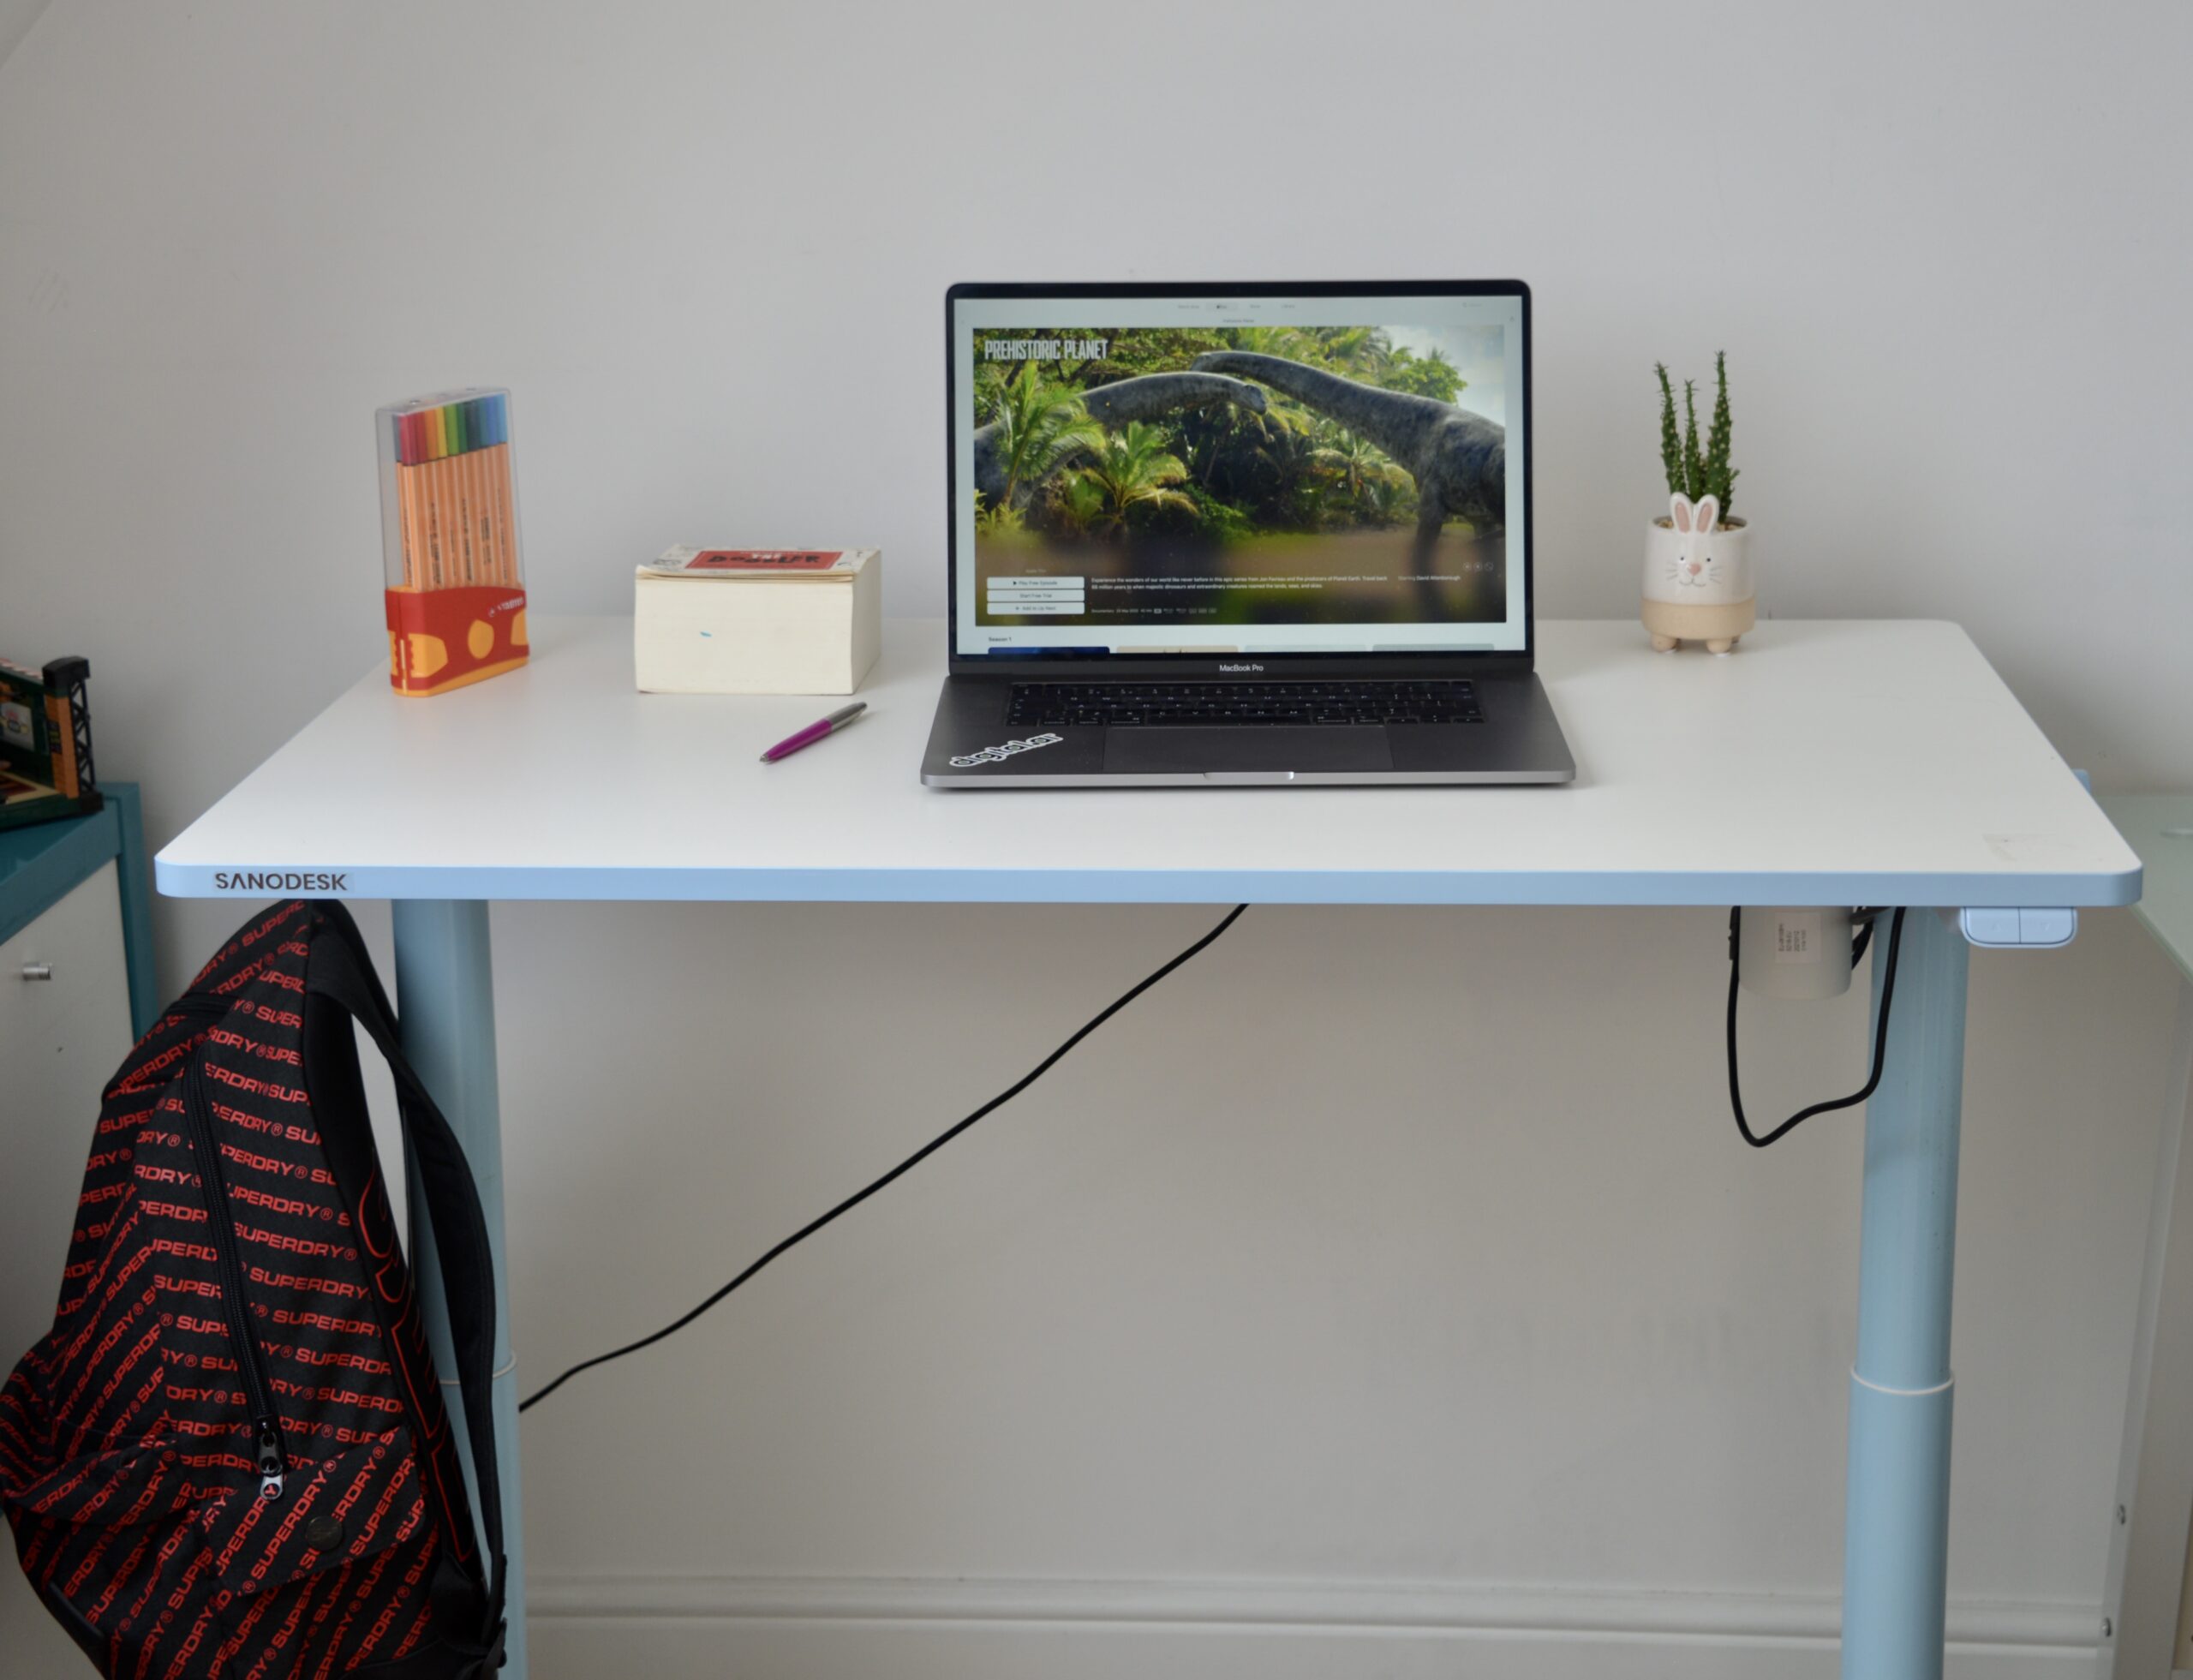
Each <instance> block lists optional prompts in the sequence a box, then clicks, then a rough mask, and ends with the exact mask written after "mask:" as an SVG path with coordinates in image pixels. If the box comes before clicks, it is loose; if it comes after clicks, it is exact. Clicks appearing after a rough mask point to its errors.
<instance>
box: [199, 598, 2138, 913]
mask: <svg viewBox="0 0 2193 1680" xmlns="http://www.w3.org/2000/svg"><path fill="white" fill-rule="evenodd" d="M1539 631H1540V637H1541V652H1540V657H1539V672H1540V674H1541V675H1542V676H1543V677H1544V678H1545V683H1546V686H1547V689H1548V691H1549V692H1550V693H1551V696H1552V699H1553V706H1554V709H1555V711H1556V712H1557V714H1559V716H1560V719H1561V722H1562V726H1563V729H1564V730H1565V731H1566V732H1567V734H1568V737H1569V745H1570V747H1571V749H1572V750H1574V752H1575V756H1576V761H1577V768H1578V775H1577V780H1576V781H1575V783H1574V784H1573V785H1571V786H1565V787H1467V786H1466V787H1391V788H1383V787H1315V788H1310V787H1306V788H1224V789H1217V788H1213V789H1202V788H1193V789H1121V790H1118V791H1113V790H1081V789H1076V790H1059V791H1055V792H965V791H951V792H947V791H942V790H938V789H931V788H924V787H923V786H921V784H920V780H919V767H920V762H921V756H922V749H923V743H924V742H925V741H926V739H927V738H928V733H929V720H930V714H931V711H932V709H933V708H934V705H935V697H936V691H937V685H938V683H939V680H940V679H941V676H942V674H943V666H944V660H943V651H944V632H943V626H942V625H941V623H939V622H937V621H935V620H894V621H893V622H891V623H889V624H887V625H886V627H885V636H884V649H883V656H882V658H881V661H879V663H878V664H877V667H876V668H875V672H874V673H872V675H871V677H870V679H869V684H868V685H867V686H866V687H865V688H864V689H863V690H862V691H861V692H862V697H863V698H864V699H866V700H867V701H868V702H869V714H868V715H867V716H865V717H863V719H862V720H860V721H859V722H858V723H857V724H855V725H853V726H852V727H850V728H848V729H847V730H846V731H845V732H843V733H842V734H840V735H838V736H835V737H833V738H831V739H829V740H828V741H825V742H823V743H822V744H819V745H817V746H815V747H812V748H810V749H809V750H807V751H805V752H802V753H799V754H797V755H795V756H792V757H791V758H788V759H786V760H784V761H783V762H780V763H777V764H771V765H765V764H762V763H761V762H758V755H759V754H760V752H761V750H762V748H763V747H765V746H767V745H768V744H770V743H771V742H773V741H775V740H777V739H779V738H781V737H783V736H785V735H787V734H789V733H791V732H792V731H793V730H794V729H796V728H798V726H801V725H803V724H805V723H809V722H811V721H812V720H814V719H815V718H816V717H817V716H819V715H820V714H822V713H823V712H825V711H827V710H829V709H831V708H832V707H834V705H836V704H839V703H841V702H835V701H829V700H818V699H816V698H814V697H774V696H773V697H729V696H701V695H690V696H687V695H651V694H640V693H637V692H636V691H635V690H634V689H633V687H632V649H631V621H630V619H547V620H542V621H540V622H537V623H536V624H535V626H534V657H533V659H532V661H531V662H530V663H529V665H528V666H527V667H525V668H524V669H523V670H522V671H518V672H516V673H511V674H510V675H508V676H504V677H498V678H495V679H493V680H491V681H488V682H486V683H481V684H479V685H475V686H473V687H470V688H467V689H463V690H459V691H455V692H452V693H450V694H446V695H441V696H437V697H433V698H431V699H424V700H418V699H404V698H401V697H397V695H395V694H393V693H392V692H391V691H390V689H389V686H388V679H387V674H386V672H385V670H375V671H374V672H373V673H369V674H368V675H367V676H366V677H365V678H363V679H361V680H360V681H359V683H358V684H357V685H356V686H355V687H354V688H352V689H351V690H350V691H349V692H347V693H345V694H344V695H343V696H342V697H340V698H339V699H338V700H337V701H336V702H335V703H334V704H333V705H332V706H331V707H329V708H328V709H327V710H326V711H325V712H323V713H322V714H320V716H319V717H318V718H316V719H314V720H313V721H312V722H311V723H310V724H309V725H308V726H306V727H305V728H304V730H303V731H302V732H300V733H299V734H298V735H297V736H296V738H293V739H292V740H290V742H289V744H287V745H285V746H284V747H283V748H281V749H280V750H278V752H276V753H275V755H274V756H272V758H270V759H269V760H268V761H267V762H266V763H265V764H263V765H261V766H260V768H258V769H257V770H255V771H254V772H253V773H252V774H251V775H250V776H248V777H247V778H246V779H245V780H244V781H243V782H242V784H241V785H240V786H237V787H236V789H235V791H234V792H230V794H229V795H228V796H227V797H225V798H223V799H222V800H220V801H219V802H218V804H215V805H214V806H213V808H212V810H209V811H207V812H206V814H205V815H204V816H201V817H200V819H199V820H198V821H197V822H195V823H194V824H192V825H191V827H190V828H188V829H187V830H185V831H184V832H183V833H182V834H180V835H179V836H177V837H176V839H175V840H173V841H172V842H170V844H169V846H167V847H166V848H165V849H164V851H163V852H161V853H160V854H159V857H158V860H157V873H158V882H159V887H160V890H161V891H162V892H163V893H166V894H173V895H176V896H180V897H227V896H236V897H246V898H264V897H267V896H270V895H278V894H284V893H305V894H334V895H345V894H347V895H349V896H353V897H360V898H456V899H599V900H607V899H655V900H699V899H774V900H902V901H904V900H932V901H935V900H942V901H959V902H971V901H977V900H992V901H1035V900H1044V901H1085V902H1087V901H1102V902H1117V903H1128V902H1145V903H1146V902H1161V901H1174V902H1190V903H1219V902H1234V901H1237V900H1255V901H1258V902H1263V903H1366V904H1367V903H1377V904H1407V903H1425V904H1610V905H1611V904H1660V905H1669V904H1714V905H1724V904H1730V903H1746V904H1912V905H1939V906H1959V905H2035V906H2040V905H2101V904H2124V903H2129V902H2130V901H2131V900H2134V899H2136V898H2137V897H2138V895H2139V888H2140V876H2139V868H2140V864H2139V859H2138V858H2136V856H2135V855H2134V854H2133V852H2132V851H2131V849H2130V847H2128V846H2126V845H2125V843H2124V840H2122V839H2121V838H2120V837H2119V836H2118V834H2117V832H2116V830H2115V829H2113V828H2112V827H2111V826H2110V824H2109V822H2108V821H2107V819H2106V817H2105V816H2103V815H2102V812H2101V810H2100V808H2099V807H2098V806H2097V805H2096V804H2094V801H2093V800H2092V799H2091V798H2088V795H2087V794H2086V792H2084V791H2083V790H2082V788H2081V787H2080V786H2079V784H2078V781H2077V780H2076V778H2075V777H2073V775H2072V774H2071V771H2070V770H2069V769H2068V768H2066V767H2065V764H2064V762H2063V761H2062V759H2061V758H2059V756H2057V754H2056V752H2055V750H2054V749H2053V748H2052V747H2051V746H2050V745H2049V744H2048V742H2047V739H2046V738H2044V737H2043V736H2042V734H2041V731H2040V729H2039V728H2038V727H2037V726H2035V724H2034V722H2033V721H2032V720H2031V719H2029V717H2028V716H2027V715H2026V714H2025V712H2024V711H2023V708H2020V706H2019V705H2018V703H2017V700H2016V699H2015V698H2013V697H2012V696H2011V692H2010V691H2009V690H2008V689H2007V688H2005V686H2004V685H2003V683H2002V681H2001V679H1999V678H1998V677H1997V676H1996V674H1995V673H1994V671H1993V669H1992V668H1991V667H1989V666H1988V664H1987V661H1985V660H1984V659H1983V658H1982V657H1981V655H1980V652H1979V650H1978V649H1976V648H1975V647H1974V646H1973V644H1972V643H1971V641H1970V639H1969V637H1966V635H1965V634H1964V632H1963V631H1962V630H1960V629H1958V628H1957V626H1956V625H1951V624H1942V623H1930V622H1921V621H1905V620H1892V621H1880V622H1837V621H1830V620H1815V621H1803V622H1800V621H1793V620H1782V621H1769V622H1766V623H1763V624H1761V625H1760V626H1759V627H1758V629H1757V630H1756V631H1754V632H1753V633H1752V634H1751V635H1749V636H1747V637H1745V638H1744V641H1743V644H1742V648H1741V649H1739V650H1738V651H1737V652H1736V654H1734V655H1731V656H1730V657H1728V658H1725V659H1715V658H1712V656H1710V655H1705V654H1702V653H1698V652H1694V651H1691V650H1685V651H1683V652H1681V653H1675V654H1658V655H1656V654H1654V653H1652V652H1651V651H1650V650H1649V649H1648V647H1647V645H1646V637H1645V633H1644V631H1642V630H1640V628H1639V627H1638V626H1637V625H1635V624H1634V623H1628V622H1610V623H1558V622H1557V623H1548V624H1543V625H1540V626H1539ZM290 876H303V877H305V878H304V879H302V880H297V879H288V878H284V877H290ZM331 877H332V878H331Z"/></svg>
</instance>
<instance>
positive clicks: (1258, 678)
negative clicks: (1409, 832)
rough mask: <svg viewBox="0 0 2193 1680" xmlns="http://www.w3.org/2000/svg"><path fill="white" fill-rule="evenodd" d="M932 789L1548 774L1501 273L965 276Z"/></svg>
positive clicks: (1518, 422)
mask: <svg viewBox="0 0 2193 1680" xmlns="http://www.w3.org/2000/svg"><path fill="white" fill-rule="evenodd" d="M944 309H945V334H946V346H945V348H946V369H947V373H946V381H945V389H946V394H947V403H948V404H949V411H950V438H951V481H950V499H949V506H950V511H951V541H950V555H951V581H950V602H951V607H950V619H949V628H948V634H949V636H950V638H951V644H950V649H949V652H950V665H949V674H948V675H947V678H946V679H945V684H944V692H943V695H942V697H941V700H940V701H939V702H938V705H937V710H936V720H935V725H934V726H932V728H931V730H930V732H929V750H928V754H927V756H926V757H925V758H924V760H923V765H922V780H923V781H924V782H926V783H927V784H929V786H934V787H1103V786H1123V787H1124V786H1226V785H1241V784H1274V785H1292V786H1306V785H1312V784H1317V783H1335V782H1343V783H1354V782H1560V781H1568V780H1571V779H1572V778H1573V777H1574V776H1575V765H1574V763H1573V762H1572V761H1571V759H1570V757H1569V748H1568V744H1567V743H1566V742H1565V741H1563V738H1562V734H1561V727H1560V725H1559V724H1558V723H1557V722H1556V720H1555V719H1554V715H1553V708H1552V707H1551V705H1550V704H1549V703H1548V702H1547V699H1546V695H1545V689H1544V688H1543V687H1542V686H1541V685H1540V684H1539V679H1538V678H1537V677H1536V676H1535V675H1534V674H1533V670H1532V661H1533V654H1534V651H1535V647H1534V633H1533V623H1532V616H1531V589H1532V581H1531V451H1530V436H1531V427H1530V398H1531V296H1530V290H1529V289H1528V288H1527V287H1526V286H1525V285H1524V284H1522V283H1521V282H1520V281H1515V280H1484V281H1479V280H1454V281H1402V282H1369V281H1364V282H1351V283H1303V284H1273V283H1258V284H1246V285H1204V284H1180V285H1155V284H1141V283H1137V284H1098V285H977V284H969V285H958V286H954V287H953V288H952V290H950V291H949V292H947V294H946V296H945V306H944Z"/></svg>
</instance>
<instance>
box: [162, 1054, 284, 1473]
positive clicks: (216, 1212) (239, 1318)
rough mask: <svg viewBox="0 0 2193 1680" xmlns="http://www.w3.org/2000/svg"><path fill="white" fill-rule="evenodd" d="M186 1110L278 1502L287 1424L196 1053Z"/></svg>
mask: <svg viewBox="0 0 2193 1680" xmlns="http://www.w3.org/2000/svg"><path fill="white" fill-rule="evenodd" d="M182 1107H183V1113H184V1115H185V1116H186V1117H187V1119H188V1122H189V1126H190V1133H191V1146H192V1148H194V1150H195V1151H197V1154H198V1177H199V1181H200V1183H201V1184H203V1185H204V1186H205V1187H206V1223H207V1225H208V1226H209V1227H210V1228H211V1230H210V1235H212V1239H213V1253H214V1257H215V1262H216V1264H217V1265H218V1269H219V1270H220V1274H221V1305H222V1307H223V1309H224V1311H225V1312H226V1313H227V1315H228V1320H229V1340H230V1342H232V1343H233V1344H234V1345H235V1348H236V1367H237V1369H238V1370H239V1371H240V1372H242V1375H243V1386H244V1396H245V1398H246V1399H247V1400H248V1402H250V1406H251V1427H252V1432H253V1434H254V1437H255V1438H256V1444H257V1451H258V1458H259V1497H260V1498H262V1499H278V1498H281V1497H282V1489H283V1486H284V1482H285V1480H287V1478H288V1475H289V1458H288V1455H287V1453H286V1452H285V1451H284V1448H283V1444H282V1420H281V1418H280V1417H279V1416H278V1414H276V1412H275V1410H274V1399H273V1391H272V1390H271V1389H270V1388H269V1387H268V1386H267V1383H266V1362H265V1360H266V1356H265V1355H264V1354H262V1353H261V1352H260V1346H259V1336H258V1333H257V1332H256V1331H254V1330H253V1329H252V1326H251V1315H250V1313H249V1312H248V1310H247V1309H246V1307H245V1306H244V1291H243V1286H244V1277H243V1262H242V1259H239V1258H238V1257H237V1254H236V1216H235V1214H233V1213H232V1212H230V1209H229V1186H228V1181H227V1180H226V1179H225V1178H224V1176H223V1175H222V1170H221V1151H220V1149H219V1147H218V1145H216V1144H215V1143H214V1141H213V1104H212V1099H211V1098H210V1097H207V1096H206V1086H205V1078H204V1075H203V1074H201V1073H200V1072H199V1055H198V1052H196V1051H193V1052H192V1053H191V1057H190V1060H189V1061H188V1062H187V1063H186V1064H184V1067H183V1073H182Z"/></svg>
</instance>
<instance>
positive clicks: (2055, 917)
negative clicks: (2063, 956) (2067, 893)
mask: <svg viewBox="0 0 2193 1680" xmlns="http://www.w3.org/2000/svg"><path fill="white" fill-rule="evenodd" d="M1958 926H1959V927H1960V928H1961V929H1962V930H1963V933H1964V936H1965V937H1966V938H1967V939H1968V940H1969V941H1970V942H1972V943H1973V944H1975V945H1978V946H1982V947H1984V948H1987V949H1990V950H1997V949H2005V948H2011V949H2017V950H2021V951H2046V950H2051V949H2053V948H2055V947H2057V946H2059V945H2069V944H2070V943H2071V939H2072V936H2074V935H2076V933H2077V932H2078V930H2079V912H2077V911H2076V910H2024V909H2022V910H1970V909H1968V910H1966V911H1965V912H1963V915H1962V916H1961V917H1959V918H1958Z"/></svg>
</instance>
